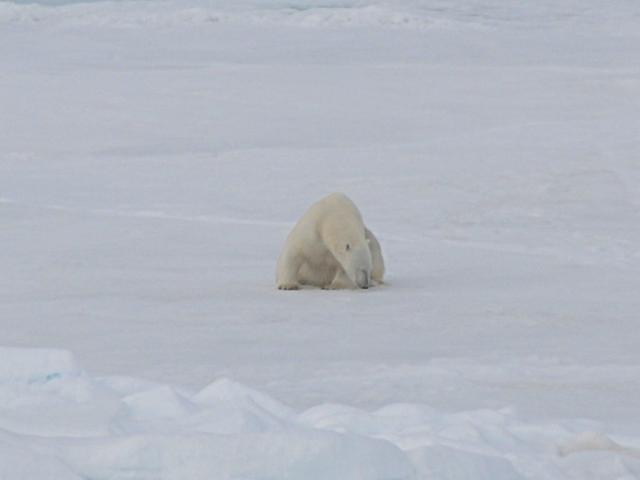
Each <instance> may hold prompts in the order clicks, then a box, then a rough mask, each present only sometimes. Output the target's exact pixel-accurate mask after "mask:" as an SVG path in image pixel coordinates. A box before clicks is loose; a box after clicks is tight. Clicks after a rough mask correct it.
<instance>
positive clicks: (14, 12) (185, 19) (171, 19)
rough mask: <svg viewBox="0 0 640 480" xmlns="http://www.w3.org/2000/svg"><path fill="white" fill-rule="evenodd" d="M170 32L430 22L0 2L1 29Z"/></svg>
mask: <svg viewBox="0 0 640 480" xmlns="http://www.w3.org/2000/svg"><path fill="white" fill-rule="evenodd" d="M2 23H21V24H38V25H41V24H45V25H72V26H90V25H97V26H116V27H128V28H130V27H139V26H156V27H173V26H180V25H207V24H232V25H265V26H272V25H284V26H298V27H350V26H355V27H390V28H413V29H420V28H424V27H426V26H428V25H429V24H430V21H429V18H428V16H425V15H423V14H420V13H415V12H411V11H409V10H406V9H402V8H390V7H387V6H378V5H364V6H344V7H340V6H338V7H336V6H318V7H309V8H293V7H291V6H283V7H281V8H277V9H274V8H271V9H268V8H261V7H259V6H256V7H255V8H251V7H245V8H233V7H231V8H220V6H218V5H210V4H206V3H200V2H186V3H185V2H162V3H159V2H153V1H141V2H122V3H112V2H96V3H87V4H84V3H82V4H72V5H61V6H55V7H54V6H45V5H37V4H30V5H15V4H12V3H6V2H0V24H2Z"/></svg>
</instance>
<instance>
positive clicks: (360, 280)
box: [331, 234, 372, 288]
mask: <svg viewBox="0 0 640 480" xmlns="http://www.w3.org/2000/svg"><path fill="white" fill-rule="evenodd" d="M332 243H333V245H331V247H332V248H331V250H332V253H333V255H334V256H335V257H336V260H338V262H339V263H340V265H341V266H342V268H343V269H344V271H345V273H346V274H347V276H348V277H349V279H350V280H351V281H352V282H353V283H354V284H356V285H357V286H358V287H360V288H369V286H370V285H371V270H372V260H371V251H370V250H369V244H368V242H367V239H366V238H365V236H364V234H362V235H358V234H352V235H340V238H339V239H335V240H334V242H332Z"/></svg>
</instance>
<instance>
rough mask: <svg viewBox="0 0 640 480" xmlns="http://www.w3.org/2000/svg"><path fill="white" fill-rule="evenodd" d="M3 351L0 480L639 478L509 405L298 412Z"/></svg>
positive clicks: (64, 358)
mask: <svg viewBox="0 0 640 480" xmlns="http://www.w3.org/2000/svg"><path fill="white" fill-rule="evenodd" d="M0 359H2V362H1V363H2V369H1V370H0V372H1V376H0V478H10V479H12V480H20V479H34V478H38V479H56V480H72V479H77V478H136V479H149V480H150V479H154V480H155V479H182V478H189V479H209V478H216V479H231V478H244V479H256V478H274V479H275V478H278V479H280V478H287V479H300V480H313V479H338V478H339V479H341V480H348V479H354V480H366V479H371V480H374V479H380V480H382V479H385V480H401V479H421V478H437V479H441V480H457V479H460V480H461V479H468V478H474V479H491V480H501V479H505V480H506V479H509V480H515V479H524V478H546V479H556V478H557V479H560V478H585V477H584V475H585V474H586V473H588V472H590V471H598V472H601V473H602V475H601V476H600V477H599V478H603V479H604V478H617V477H618V476H620V475H628V476H630V475H636V474H637V473H639V472H640V459H638V455H637V453H636V450H635V449H634V448H632V447H621V446H620V445H619V444H617V443H614V442H612V441H610V440H609V439H608V438H607V437H605V436H604V435H602V434H598V435H596V436H597V438H599V439H601V441H598V442H595V443H594V442H591V443H588V444H585V442H584V441H583V439H584V438H585V437H584V435H582V436H579V435H578V433H579V432H581V429H583V426H584V425H583V423H581V422H565V423H563V424H557V425H533V424H525V423H522V422H520V421H518V420H517V419H516V418H515V417H514V415H513V413H512V412H511V411H509V410H501V411H493V410H479V411H474V412H462V413H458V414H442V413H440V412H438V411H435V410H433V409H431V408H429V407H427V406H425V405H412V404H396V405H390V406H387V407H384V408H381V409H379V410H377V411H374V412H367V411H363V410H360V409H357V408H353V407H348V406H344V405H329V404H327V405H320V406H317V407H314V408H311V409H309V410H307V411H305V412H302V413H296V412H295V411H293V410H292V409H290V408H289V407H287V406H286V405H284V404H282V403H280V402H278V401H276V400H274V399H272V398H270V397H269V396H267V395H265V394H263V393H261V392H258V391H255V390H252V389H250V388H247V387H245V386H243V385H240V384H238V383H235V382H233V381H231V380H228V379H220V380H218V381H216V382H214V383H212V384H211V385H209V386H207V387H206V388H204V389H202V390H201V391H199V392H193V391H188V390H185V389H181V388H178V387H173V386H169V385H158V384H153V383H150V382H144V381H140V380H136V379H130V378H126V377H110V378H95V377H91V376H89V375H86V374H85V373H83V372H82V371H81V370H80V369H79V368H78V367H77V365H76V362H75V361H74V359H73V356H72V355H71V354H70V353H68V352H64V351H56V350H31V349H12V348H4V349H0ZM591 426H593V425H591ZM590 438H591V437H590ZM572 442H573V443H572ZM585 445H586V446H585ZM610 446H613V447H610ZM630 478H631V477H630Z"/></svg>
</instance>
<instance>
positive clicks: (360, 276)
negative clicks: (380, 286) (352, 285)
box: [356, 270, 371, 288]
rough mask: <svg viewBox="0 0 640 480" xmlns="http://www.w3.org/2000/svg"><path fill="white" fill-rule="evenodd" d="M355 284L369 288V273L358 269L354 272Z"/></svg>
mask: <svg viewBox="0 0 640 480" xmlns="http://www.w3.org/2000/svg"><path fill="white" fill-rule="evenodd" d="M356 284H357V285H358V287H360V288H369V286H370V285H371V274H370V273H369V272H368V271H366V270H360V271H358V273H357V274H356Z"/></svg>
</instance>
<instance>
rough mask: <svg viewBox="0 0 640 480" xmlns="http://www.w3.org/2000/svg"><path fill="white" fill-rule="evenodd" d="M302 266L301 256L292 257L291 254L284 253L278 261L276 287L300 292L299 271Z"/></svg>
mask: <svg viewBox="0 0 640 480" xmlns="http://www.w3.org/2000/svg"><path fill="white" fill-rule="evenodd" d="M301 265H302V262H301V259H300V256H299V255H292V254H291V253H290V252H288V251H285V252H282V256H281V257H280V259H279V260H278V273H277V275H276V285H277V286H278V289H279V290H298V289H299V288H300V284H299V283H298V271H299V270H300V266H301Z"/></svg>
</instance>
